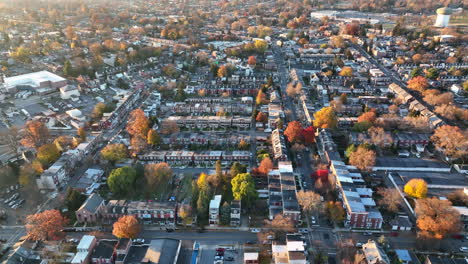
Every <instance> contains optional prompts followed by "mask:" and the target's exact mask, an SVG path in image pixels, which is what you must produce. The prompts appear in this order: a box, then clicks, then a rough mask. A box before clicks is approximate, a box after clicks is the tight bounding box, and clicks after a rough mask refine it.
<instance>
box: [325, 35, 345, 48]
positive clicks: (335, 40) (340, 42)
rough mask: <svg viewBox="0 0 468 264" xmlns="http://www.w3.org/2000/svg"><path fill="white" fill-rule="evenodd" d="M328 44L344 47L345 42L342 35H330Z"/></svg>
mask: <svg viewBox="0 0 468 264" xmlns="http://www.w3.org/2000/svg"><path fill="white" fill-rule="evenodd" d="M329 43H330V45H332V46H333V47H335V48H339V49H341V48H344V47H345V42H344V39H343V37H342V36H332V37H330V41H329Z"/></svg>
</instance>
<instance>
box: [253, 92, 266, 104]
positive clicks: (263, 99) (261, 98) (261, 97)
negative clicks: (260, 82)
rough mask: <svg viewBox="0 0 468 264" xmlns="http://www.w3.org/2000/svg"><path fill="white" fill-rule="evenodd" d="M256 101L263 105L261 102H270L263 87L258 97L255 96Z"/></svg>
mask: <svg viewBox="0 0 468 264" xmlns="http://www.w3.org/2000/svg"><path fill="white" fill-rule="evenodd" d="M255 103H256V104H257V105H261V104H266V103H268V100H267V98H266V94H265V93H264V92H263V91H262V89H260V90H259V91H258V93H257V97H256V98H255Z"/></svg>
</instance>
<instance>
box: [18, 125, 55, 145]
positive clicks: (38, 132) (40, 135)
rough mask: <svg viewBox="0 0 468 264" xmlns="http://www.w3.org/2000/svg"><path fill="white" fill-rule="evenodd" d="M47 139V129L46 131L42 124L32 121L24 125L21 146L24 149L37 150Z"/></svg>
mask: <svg viewBox="0 0 468 264" xmlns="http://www.w3.org/2000/svg"><path fill="white" fill-rule="evenodd" d="M48 139H49V129H47V127H46V126H45V125H44V123H42V122H40V121H36V120H32V121H28V122H27V123H26V127H25V128H24V135H23V138H22V139H21V144H22V145H23V146H25V147H30V148H37V147H39V146H42V145H44V144H45V143H47V140H48Z"/></svg>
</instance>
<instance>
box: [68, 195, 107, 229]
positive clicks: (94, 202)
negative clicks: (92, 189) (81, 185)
mask: <svg viewBox="0 0 468 264" xmlns="http://www.w3.org/2000/svg"><path fill="white" fill-rule="evenodd" d="M104 207H105V204H104V199H102V197H101V196H99V194H97V193H93V194H91V195H90V196H89V197H88V199H86V201H85V202H84V203H83V205H81V207H80V208H78V210H76V212H75V215H76V221H78V222H79V223H96V222H98V221H99V220H100V218H101V215H102V213H103V211H104Z"/></svg>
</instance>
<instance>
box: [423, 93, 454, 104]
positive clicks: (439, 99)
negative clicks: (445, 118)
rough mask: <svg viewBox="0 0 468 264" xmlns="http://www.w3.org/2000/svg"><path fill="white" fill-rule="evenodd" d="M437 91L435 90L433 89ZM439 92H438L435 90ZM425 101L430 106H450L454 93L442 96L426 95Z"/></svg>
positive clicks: (438, 94)
mask: <svg viewBox="0 0 468 264" xmlns="http://www.w3.org/2000/svg"><path fill="white" fill-rule="evenodd" d="M431 90H435V89H431ZM431 90H426V91H431ZM435 91H438V90H435ZM423 100H424V101H425V102H426V103H428V104H430V105H444V104H450V103H452V102H453V93H451V92H447V93H443V94H440V92H439V93H437V92H436V93H429V94H426V93H425V95H424V98H423Z"/></svg>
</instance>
